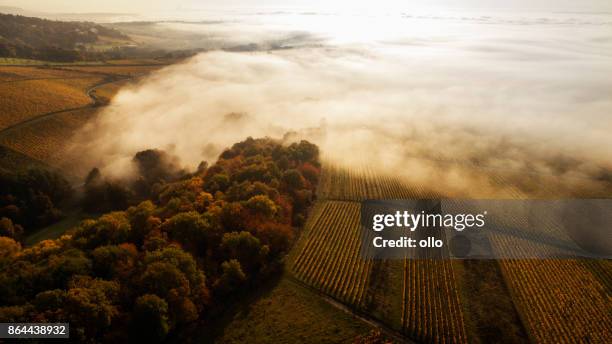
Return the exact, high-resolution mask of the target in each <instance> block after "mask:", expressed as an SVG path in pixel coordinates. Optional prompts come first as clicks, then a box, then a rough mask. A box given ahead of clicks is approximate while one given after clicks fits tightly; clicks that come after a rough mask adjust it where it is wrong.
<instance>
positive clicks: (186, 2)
mask: <svg viewBox="0 0 612 344" xmlns="http://www.w3.org/2000/svg"><path fill="white" fill-rule="evenodd" d="M0 5H1V6H14V7H20V8H24V9H27V10H34V11H46V12H146V11H160V10H189V9H200V8H201V9H204V8H227V7H241V8H266V7H277V8H278V7H287V8H291V7H297V8H309V9H327V8H332V9H356V8H362V9H363V8H365V9H377V10H385V9H399V8H401V9H412V8H423V7H429V8H431V7H433V8H437V7H441V8H478V9H537V10H552V11H595V12H597V11H612V1H610V0H512V1H508V0H412V1H402V0H376V1H372V0H177V1H163V0H129V1H126V0H104V1H81V0H19V1H15V0H8V1H7V0H0Z"/></svg>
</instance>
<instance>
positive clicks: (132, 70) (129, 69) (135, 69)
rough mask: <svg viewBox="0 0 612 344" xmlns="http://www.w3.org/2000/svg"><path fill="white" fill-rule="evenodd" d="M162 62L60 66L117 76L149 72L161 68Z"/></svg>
mask: <svg viewBox="0 0 612 344" xmlns="http://www.w3.org/2000/svg"><path fill="white" fill-rule="evenodd" d="M163 66H164V65H163V64H151V65H149V64H146V65H127V66H122V65H119V64H118V65H103V66H68V67H62V69H64V70H69V71H77V72H83V73H92V74H105V75H118V76H138V75H142V74H146V73H150V72H152V71H154V70H157V69H160V68H162V67H163Z"/></svg>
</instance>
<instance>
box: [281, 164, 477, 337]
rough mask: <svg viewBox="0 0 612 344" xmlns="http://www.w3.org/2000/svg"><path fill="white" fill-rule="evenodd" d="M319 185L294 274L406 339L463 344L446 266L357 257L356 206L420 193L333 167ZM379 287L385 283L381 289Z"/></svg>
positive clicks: (327, 167)
mask: <svg viewBox="0 0 612 344" xmlns="http://www.w3.org/2000/svg"><path fill="white" fill-rule="evenodd" d="M320 185H321V187H320V189H319V198H320V199H321V200H320V201H319V202H318V204H317V205H316V206H315V208H314V209H313V210H312V215H311V216H310V218H309V221H308V223H307V224H306V228H305V230H304V233H303V235H302V237H301V238H300V240H299V242H298V244H297V247H296V249H295V251H296V252H297V253H295V254H294V255H293V257H292V258H293V259H292V267H291V271H292V273H293V275H294V276H295V277H296V278H297V279H298V280H300V281H302V282H304V283H306V284H308V285H310V286H312V287H314V288H316V289H318V290H320V291H321V292H323V293H325V294H327V295H329V296H331V297H333V298H335V299H336V300H339V301H341V302H343V303H345V304H347V305H349V306H350V307H352V308H354V309H355V310H358V311H361V312H365V313H368V314H370V315H372V316H373V317H374V318H377V320H379V321H382V322H383V323H385V324H387V325H388V326H389V327H391V328H394V329H396V330H397V331H398V332H401V333H404V334H405V335H406V336H407V337H409V338H412V339H416V340H419V341H425V342H435V343H466V342H467V336H466V331H465V328H464V323H463V314H462V309H461V307H460V300H459V294H458V293H457V285H456V281H455V277H454V272H453V270H452V266H451V263H450V262H449V261H442V260H405V261H404V262H403V263H401V264H396V263H395V262H393V261H381V260H371V259H370V260H366V259H363V258H362V257H361V253H360V250H361V237H360V235H361V234H360V209H361V204H360V202H359V201H360V200H364V199H375V198H379V199H382V198H390V199H400V198H415V197H417V195H419V194H420V195H426V194H427V193H426V191H425V190H424V189H416V190H417V191H411V189H410V188H408V187H407V185H406V184H405V183H404V182H402V181H401V180H399V179H397V178H392V177H384V176H383V177H378V176H377V175H376V173H374V172H373V170H371V169H368V168H361V169H355V170H346V169H342V168H339V167H336V166H332V165H325V166H324V169H323V175H322V178H321V183H320ZM366 240H367V238H366ZM398 277H399V278H398ZM380 281H386V282H384V283H382V284H383V285H381V283H380ZM390 289H397V291H396V292H393V291H391V292H390Z"/></svg>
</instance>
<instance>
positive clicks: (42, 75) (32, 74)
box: [0, 65, 93, 83]
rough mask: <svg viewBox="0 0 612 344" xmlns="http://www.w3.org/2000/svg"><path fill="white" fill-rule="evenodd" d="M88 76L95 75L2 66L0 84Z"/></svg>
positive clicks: (43, 68)
mask: <svg viewBox="0 0 612 344" xmlns="http://www.w3.org/2000/svg"><path fill="white" fill-rule="evenodd" d="M87 76H93V75H87V74H83V73H81V72H75V71H65V70H61V69H54V68H45V67H12V66H1V65H0V83H4V82H16V81H21V80H31V79H70V78H83V77H87Z"/></svg>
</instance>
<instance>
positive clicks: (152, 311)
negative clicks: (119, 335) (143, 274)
mask: <svg viewBox="0 0 612 344" xmlns="http://www.w3.org/2000/svg"><path fill="white" fill-rule="evenodd" d="M133 314H134V318H133V320H132V327H131V330H132V336H133V338H134V340H135V341H139V342H140V341H142V342H144V343H160V342H162V341H163V340H164V339H165V338H166V336H167V335H168V332H169V331H170V324H169V322H168V303H167V302H166V301H165V300H164V299H162V298H160V297H159V296H157V295H153V294H145V295H142V296H140V297H138V299H136V303H135V306H134V312H133Z"/></svg>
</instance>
